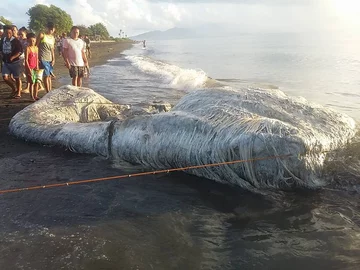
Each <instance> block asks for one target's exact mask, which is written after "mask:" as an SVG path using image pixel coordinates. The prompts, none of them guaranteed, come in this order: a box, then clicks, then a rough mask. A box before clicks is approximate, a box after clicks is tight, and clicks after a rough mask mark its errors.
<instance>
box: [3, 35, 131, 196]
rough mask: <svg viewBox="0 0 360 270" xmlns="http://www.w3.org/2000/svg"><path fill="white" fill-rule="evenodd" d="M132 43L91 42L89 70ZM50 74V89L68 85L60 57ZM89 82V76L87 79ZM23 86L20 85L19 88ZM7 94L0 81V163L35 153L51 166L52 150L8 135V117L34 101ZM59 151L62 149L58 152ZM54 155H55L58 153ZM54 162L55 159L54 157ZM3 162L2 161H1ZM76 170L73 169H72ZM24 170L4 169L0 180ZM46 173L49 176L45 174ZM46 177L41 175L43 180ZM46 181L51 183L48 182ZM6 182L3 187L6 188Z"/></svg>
mask: <svg viewBox="0 0 360 270" xmlns="http://www.w3.org/2000/svg"><path fill="white" fill-rule="evenodd" d="M133 44H134V43H131V42H117V43H115V42H112V43H94V44H91V46H92V47H91V49H92V57H91V59H90V60H89V64H90V67H94V66H98V65H103V64H105V63H106V62H107V60H109V59H112V58H115V57H117V56H119V55H120V53H122V52H123V51H125V50H128V49H130V48H131V47H132V46H133ZM54 73H55V76H56V78H55V79H53V81H52V82H53V89H56V88H58V87H60V86H61V85H63V84H61V83H60V81H64V80H68V84H71V78H70V76H69V74H68V70H67V69H66V67H65V65H64V61H63V59H62V57H61V58H60V56H58V55H57V56H56V58H55V66H54ZM90 80H91V77H90ZM24 86H25V83H23V87H24ZM45 93H46V92H45V91H44V90H42V91H39V97H43V96H44V95H45ZM10 94H11V90H10V87H9V86H8V85H7V84H6V83H5V82H4V81H3V79H2V78H1V79H0V147H1V150H0V161H1V162H2V163H4V159H9V158H15V159H16V160H18V161H19V162H21V161H22V160H23V159H24V158H25V159H27V158H26V157H27V156H28V155H29V154H30V153H32V152H33V151H36V152H37V154H39V155H42V154H45V153H46V155H49V157H48V159H49V160H48V162H49V164H52V158H53V156H52V154H53V153H52V152H56V150H55V148H49V147H43V146H41V145H39V144H34V143H29V142H25V141H22V140H18V139H17V138H15V137H14V136H12V135H10V134H9V133H8V125H9V122H10V120H11V118H12V117H13V116H14V115H15V114H16V113H17V112H18V111H20V110H22V109H23V108H25V107H26V106H28V105H30V104H32V103H33V102H34V101H32V100H31V99H30V95H29V93H24V92H23V93H22V97H21V99H13V98H9V96H10ZM62 151H63V150H62ZM56 154H59V153H58V151H57V152H56ZM54 158H55V159H56V157H54ZM5 163H6V162H5ZM74 167H75V168H74V169H75V170H76V166H74ZM26 173H27V168H26V167H25V168H23V169H22V170H20V171H19V172H15V173H13V172H12V170H11V168H6V171H4V172H3V177H2V178H3V179H6V181H11V180H17V175H18V174H26ZM48 173H50V174H51V173H52V172H51V171H49V172H48ZM46 178H47V176H46V175H44V179H46ZM47 181H51V179H48V180H47ZM4 184H5V183H2V184H1V186H0V189H2V188H3V187H4ZM8 184H9V183H6V184H5V185H8Z"/></svg>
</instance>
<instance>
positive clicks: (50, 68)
mask: <svg viewBox="0 0 360 270" xmlns="http://www.w3.org/2000/svg"><path fill="white" fill-rule="evenodd" d="M40 68H41V69H43V70H44V76H45V77H48V76H50V75H51V74H50V73H51V72H52V71H53V70H54V68H53V66H52V65H51V62H49V61H44V60H41V61H40Z"/></svg>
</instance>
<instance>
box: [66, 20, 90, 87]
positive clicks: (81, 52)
mask: <svg viewBox="0 0 360 270" xmlns="http://www.w3.org/2000/svg"><path fill="white" fill-rule="evenodd" d="M79 33H80V30H79V28H78V27H77V26H73V27H72V28H71V32H70V38H67V39H65V40H64V44H63V49H64V53H63V57H64V60H65V65H66V67H67V68H68V69H69V73H70V77H71V78H72V84H73V85H75V86H79V87H80V86H81V85H82V78H83V77H84V76H85V74H86V73H87V70H88V60H87V58H86V54H85V52H86V44H85V42H84V41H83V40H82V39H81V38H79Z"/></svg>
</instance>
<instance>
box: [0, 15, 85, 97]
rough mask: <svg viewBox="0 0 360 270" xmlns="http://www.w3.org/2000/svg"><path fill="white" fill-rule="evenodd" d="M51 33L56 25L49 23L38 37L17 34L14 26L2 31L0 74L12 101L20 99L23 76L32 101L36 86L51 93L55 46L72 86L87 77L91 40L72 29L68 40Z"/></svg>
mask: <svg viewBox="0 0 360 270" xmlns="http://www.w3.org/2000/svg"><path fill="white" fill-rule="evenodd" d="M54 32H55V25H54V24H53V23H51V22H49V23H48V24H47V25H46V31H44V32H41V33H39V34H38V35H35V34H34V33H31V32H28V31H27V29H26V28H25V27H22V28H20V29H19V30H18V28H17V27H16V26H15V25H5V26H4V27H3V33H1V32H0V62H1V72H2V76H3V79H4V81H5V83H6V84H7V85H9V86H10V87H11V89H12V93H11V98H21V93H22V81H21V77H22V76H23V74H24V75H25V76H26V79H27V88H28V89H29V92H30V96H31V98H32V99H33V100H38V99H39V97H38V89H39V84H41V83H43V84H44V86H45V90H46V92H49V91H50V90H51V89H52V81H51V80H52V77H55V75H54V65H55V49H56V47H58V45H60V49H59V48H58V50H59V55H60V56H62V58H63V60H64V64H65V66H66V67H67V68H68V69H69V74H70V77H71V78H72V84H73V85H74V86H81V85H82V79H83V77H85V76H86V75H87V74H88V73H89V64H88V58H87V54H89V53H90V39H89V38H88V37H85V39H84V40H83V39H81V38H80V37H79V34H80V29H79V28H78V27H77V26H73V27H72V28H71V31H70V37H67V35H66V33H63V34H62V38H61V39H59V40H56V39H55V37H54ZM59 42H60V44H59Z"/></svg>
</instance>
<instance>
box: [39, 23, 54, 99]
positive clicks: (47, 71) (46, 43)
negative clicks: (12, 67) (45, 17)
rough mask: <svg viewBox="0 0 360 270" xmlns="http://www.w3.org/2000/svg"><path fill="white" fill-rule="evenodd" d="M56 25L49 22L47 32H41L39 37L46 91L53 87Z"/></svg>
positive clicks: (40, 57) (41, 65)
mask: <svg viewBox="0 0 360 270" xmlns="http://www.w3.org/2000/svg"><path fill="white" fill-rule="evenodd" d="M54 32H55V26H54V23H52V22H49V23H48V24H47V25H46V32H45V33H40V34H39V36H38V38H37V44H36V45H37V46H38V47H39V61H40V68H41V69H44V80H43V81H44V84H45V90H46V92H49V91H50V90H51V88H52V83H51V76H54V73H53V70H54V65H55V38H54Z"/></svg>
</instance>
